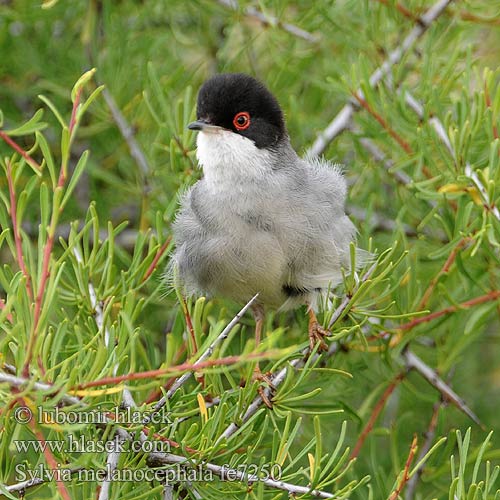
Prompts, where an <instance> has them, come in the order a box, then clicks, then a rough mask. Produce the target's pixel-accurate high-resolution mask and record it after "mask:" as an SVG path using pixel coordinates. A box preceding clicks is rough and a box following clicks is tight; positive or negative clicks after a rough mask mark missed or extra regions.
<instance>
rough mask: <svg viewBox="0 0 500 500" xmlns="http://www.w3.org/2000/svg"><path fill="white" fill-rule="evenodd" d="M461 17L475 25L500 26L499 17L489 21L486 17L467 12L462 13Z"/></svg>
mask: <svg viewBox="0 0 500 500" xmlns="http://www.w3.org/2000/svg"><path fill="white" fill-rule="evenodd" d="M459 15H460V18H461V19H462V20H464V21H471V22H473V23H479V24H489V25H492V26H500V19H499V18H498V17H494V18H492V19H487V18H485V17H479V16H476V15H475V14H472V13H471V12H467V11H465V10H464V11H462V12H460V14H459Z"/></svg>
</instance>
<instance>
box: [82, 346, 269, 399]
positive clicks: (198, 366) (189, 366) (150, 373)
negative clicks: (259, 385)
mask: <svg viewBox="0 0 500 500" xmlns="http://www.w3.org/2000/svg"><path fill="white" fill-rule="evenodd" d="M278 352H279V351H278V350H273V351H268V352H263V353H260V352H257V353H249V354H246V355H234V356H226V357H224V358H219V359H209V360H206V361H196V362H194V363H190V362H186V363H181V364H180V365H174V366H168V367H167V368H160V369H158V370H147V371H144V372H134V373H127V374H125V375H117V376H116V377H103V378H100V379H97V380H91V381H90V382H83V383H82V384H78V385H77V386H76V388H75V390H76V391H81V390H83V389H88V388H89V387H98V386H102V385H116V384H119V383H120V382H125V381H128V380H144V379H149V378H158V377H165V376H166V375H168V374H169V373H172V372H179V371H185V370H189V371H192V372H196V371H198V370H203V369H204V368H212V367H214V366H228V365H233V364H236V363H240V362H242V361H247V360H255V361H257V360H262V359H269V358H271V357H274V356H276V355H277V354H278Z"/></svg>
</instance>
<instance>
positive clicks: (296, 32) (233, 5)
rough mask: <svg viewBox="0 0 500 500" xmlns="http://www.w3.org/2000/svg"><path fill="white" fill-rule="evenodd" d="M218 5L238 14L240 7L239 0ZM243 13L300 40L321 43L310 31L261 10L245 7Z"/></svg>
mask: <svg viewBox="0 0 500 500" xmlns="http://www.w3.org/2000/svg"><path fill="white" fill-rule="evenodd" d="M217 3H219V4H220V5H222V6H223V7H226V8H228V9H231V10H233V11H235V12H238V9H239V5H238V2H237V0H217ZM243 12H244V13H245V15H246V16H248V17H253V18H254V19H257V20H258V21H260V22H261V23H262V24H263V25H264V26H272V27H274V26H277V27H278V28H281V29H282V30H283V31H286V32H287V33H290V34H291V35H293V36H296V37H298V38H302V39H303V40H306V41H307V42H311V43H317V42H319V41H320V38H319V37H318V36H317V35H313V34H311V33H309V32H308V31H305V30H303V29H301V28H299V27H297V26H295V25H293V24H288V23H283V22H281V21H280V20H279V19H278V18H277V17H274V16H267V15H265V14H263V13H262V12H260V11H259V10H257V9H256V8H255V7H244V9H243Z"/></svg>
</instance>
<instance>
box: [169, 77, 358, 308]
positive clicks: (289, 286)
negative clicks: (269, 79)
mask: <svg viewBox="0 0 500 500" xmlns="http://www.w3.org/2000/svg"><path fill="white" fill-rule="evenodd" d="M222 101H223V102H222ZM270 106H271V107H273V106H276V109H274V110H272V116H271V117H269V108H270ZM240 112H248V114H249V117H250V124H248V123H247V124H246V127H245V129H244V130H239V128H238V123H235V124H234V125H231V123H232V120H233V117H234V116H235V115H237V114H238V113H240ZM266 113H267V116H266ZM276 114H278V115H279V116H276ZM191 128H195V129H197V130H200V132H199V134H198V138H197V158H198V161H199V163H200V165H201V167H202V168H203V173H204V176H203V178H202V179H201V180H200V181H198V182H197V183H196V184H195V185H194V186H192V187H191V188H190V189H189V190H188V191H187V192H186V193H185V194H184V195H183V196H182V199H181V209H180V211H179V213H178V215H177V218H176V221H175V223H174V228H173V229H174V236H175V241H176V251H175V254H174V256H173V263H174V265H175V266H176V268H177V270H176V276H177V279H178V280H179V282H180V283H179V284H180V285H181V287H182V288H183V291H184V292H185V293H186V294H188V295H192V294H194V295H200V294H203V295H208V296H221V297H227V298H230V299H233V300H236V301H238V302H246V301H248V300H249V299H250V298H251V297H252V296H253V295H255V294H256V293H257V292H258V293H259V299H258V300H259V301H260V303H261V304H263V305H265V306H270V307H273V308H279V307H282V308H289V307H295V306H297V305H299V304H301V303H305V302H308V303H310V304H313V305H314V304H315V303H316V300H317V297H318V295H319V293H320V292H321V291H322V290H325V289H326V288H328V287H329V286H335V285H337V284H338V283H339V282H340V281H341V278H342V274H341V267H344V268H346V269H348V268H349V264H350V258H349V254H350V252H349V245H350V242H351V241H353V239H354V237H355V232H356V231H355V228H354V226H353V224H352V223H351V221H350V220H349V219H348V217H347V216H346V215H345V212H344V201H345V196H346V184H345V181H344V179H343V177H342V173H341V172H340V170H339V169H338V168H337V167H336V166H334V165H332V164H331V163H329V162H327V161H325V160H320V159H313V158H304V159H301V158H299V157H298V156H297V154H296V153H295V151H294V150H293V148H292V147H291V145H290V141H289V139H288V135H287V134H286V129H285V127H284V122H283V117H282V114H281V110H280V108H279V106H278V104H277V102H276V100H275V99H274V97H273V96H272V95H271V94H270V93H269V92H268V91H267V89H265V87H263V86H262V84H260V83H259V82H257V81H256V80H254V79H253V78H251V77H249V76H247V75H239V74H237V75H217V76H216V77H214V78H213V79H212V80H209V81H208V82H207V83H205V84H204V86H203V87H202V89H201V91H200V94H199V98H198V121H197V122H195V123H194V124H192V126H191ZM263 130H264V131H266V133H265V134H263V133H262V131H263Z"/></svg>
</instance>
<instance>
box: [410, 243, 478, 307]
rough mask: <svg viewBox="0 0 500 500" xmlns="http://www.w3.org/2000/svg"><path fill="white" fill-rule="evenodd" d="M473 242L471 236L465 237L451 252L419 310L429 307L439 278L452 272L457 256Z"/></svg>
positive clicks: (431, 283) (426, 293) (428, 289)
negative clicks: (428, 303) (428, 304)
mask: <svg viewBox="0 0 500 500" xmlns="http://www.w3.org/2000/svg"><path fill="white" fill-rule="evenodd" d="M471 240H472V238H471V237H470V236H465V237H464V238H462V239H461V240H460V241H459V242H458V243H457V246H456V247H455V248H454V249H453V250H452V251H451V252H450V255H449V256H448V258H447V259H446V262H445V263H444V264H443V267H442V268H441V269H440V270H439V272H438V273H437V274H436V276H435V277H434V278H433V279H432V281H431V282H430V284H429V287H428V288H427V290H426V291H425V293H424V295H423V297H422V300H421V301H420V304H419V305H418V309H419V310H422V309H425V306H426V305H427V302H428V301H429V298H430V297H431V295H432V292H433V291H434V288H435V287H436V285H437V282H438V281H439V278H440V277H441V276H443V274H447V273H448V271H449V270H450V268H451V266H452V265H453V263H454V262H455V259H456V258H457V254H458V252H459V251H460V250H462V248H464V247H465V246H466V245H467V243H469V242H470V241H471Z"/></svg>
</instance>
